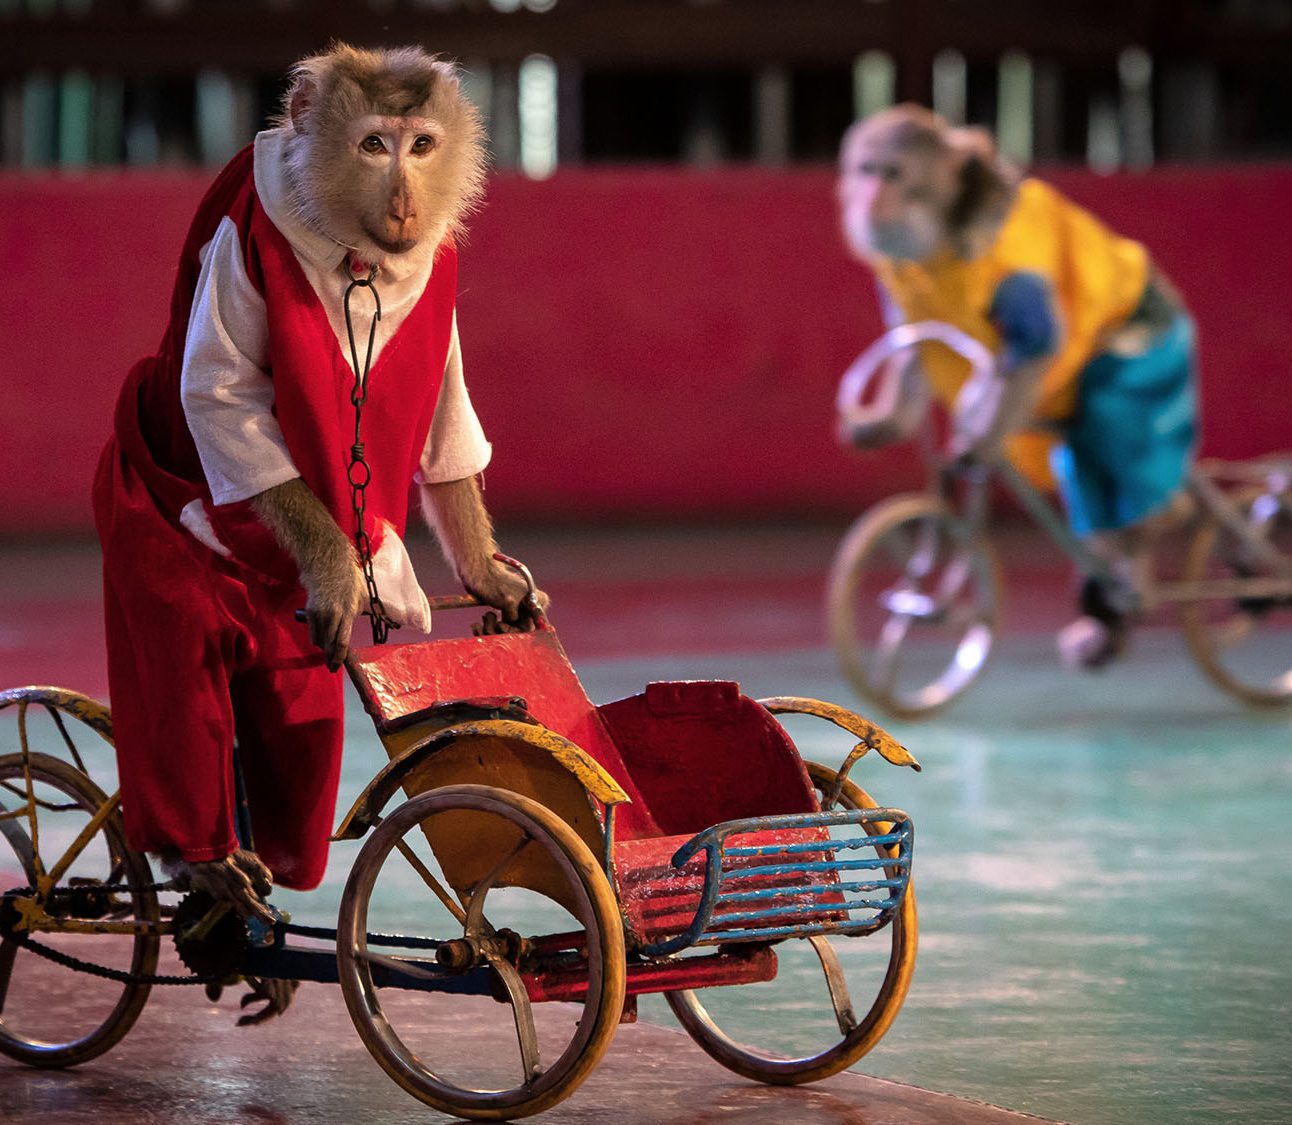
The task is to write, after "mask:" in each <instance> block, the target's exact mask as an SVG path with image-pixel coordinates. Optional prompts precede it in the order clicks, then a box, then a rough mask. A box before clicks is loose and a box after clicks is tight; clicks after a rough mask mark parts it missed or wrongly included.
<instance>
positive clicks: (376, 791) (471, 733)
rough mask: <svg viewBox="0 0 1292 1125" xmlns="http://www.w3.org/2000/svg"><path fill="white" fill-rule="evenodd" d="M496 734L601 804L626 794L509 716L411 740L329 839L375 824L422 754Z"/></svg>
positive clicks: (562, 742) (594, 766) (589, 764)
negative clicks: (546, 760) (535, 754)
mask: <svg viewBox="0 0 1292 1125" xmlns="http://www.w3.org/2000/svg"><path fill="white" fill-rule="evenodd" d="M464 737H483V738H497V739H502V740H505V741H509V742H520V743H524V744H525V745H527V746H532V747H534V748H535V749H538V750H541V751H543V752H544V753H546V754H548V755H550V756H551V758H552V759H553V760H554V761H555V762H556V763H557V764H558V765H560V766H562V767H563V768H564V769H566V770H568V771H569V773H570V774H572V775H573V777H574V778H575V779H576V780H577V781H578V782H579V784H580V785H582V786H583V788H584V790H586V792H587V793H588V795H589V796H590V797H594V798H595V799H596V800H598V801H600V802H601V803H602V804H603V805H619V804H623V803H624V802H626V801H628V800H629V799H630V798H629V796H628V794H627V793H625V792H624V790H623V788H622V787H621V786H620V785H619V783H618V782H617V781H615V779H614V778H613V777H611V776H610V774H609V773H607V772H606V770H605V768H604V767H603V766H602V765H601V764H600V763H599V762H597V761H596V759H595V758H593V757H592V756H591V755H589V754H588V752H587V751H586V750H583V749H581V748H580V747H579V746H577V745H576V744H575V743H573V742H571V741H570V740H569V739H568V738H564V737H562V736H561V735H559V734H556V733H555V732H554V731H550V730H548V729H547V727H544V726H540V725H538V724H537V723H526V722H520V721H518V720H515V719H481V720H478V721H475V722H467V723H458V724H456V725H454V726H451V727H445V728H444V729H443V730H438V731H436V732H435V733H434V734H431V735H428V736H427V737H426V738H424V739H421V740H419V741H417V742H414V743H413V745H412V746H410V747H409V748H408V749H407V750H405V751H404V752H403V753H401V754H400V755H399V756H398V757H396V758H394V759H392V760H391V761H390V762H389V764H387V765H386V766H385V767H384V768H383V769H382V770H381V772H380V773H378V774H377V776H376V777H374V778H373V779H372V780H371V781H370V782H369V783H368V785H367V787H366V788H365V789H364V791H363V792H362V793H360V794H359V797H358V799H357V800H356V801H355V803H354V805H353V806H352V807H351V809H350V811H349V812H348V813H346V815H345V817H344V819H343V820H342V821H341V824H340V825H339V826H338V828H337V830H336V832H335V833H334V834H333V836H332V839H334V840H354V839H358V838H359V837H360V836H362V835H363V834H364V833H365V832H367V830H368V829H369V828H371V827H372V826H373V825H374V824H375V823H376V822H377V818H378V817H379V816H380V815H381V810H382V809H383V808H384V807H385V805H386V802H387V801H389V800H390V798H391V797H392V796H393V795H394V793H395V791H396V790H398V789H399V788H400V787H401V786H402V785H403V783H404V780H405V779H406V778H407V777H408V775H409V774H411V773H412V772H413V771H414V770H415V769H416V768H417V767H418V766H420V765H421V764H422V763H423V762H425V761H426V760H427V759H428V758H431V757H433V756H434V755H435V754H437V753H438V752H440V751H441V750H444V749H446V748H447V747H448V746H450V745H452V744H453V742H455V741H456V740H457V739H459V738H464Z"/></svg>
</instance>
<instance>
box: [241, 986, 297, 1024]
mask: <svg viewBox="0 0 1292 1125" xmlns="http://www.w3.org/2000/svg"><path fill="white" fill-rule="evenodd" d="M247 984H249V985H250V986H251V991H250V992H248V993H247V994H246V995H245V996H243V997H242V998H241V999H240V1000H239V1001H238V1007H240V1008H248V1007H250V1006H251V1005H252V1004H256V1003H259V1002H261V1001H263V1006H262V1007H260V1008H258V1009H256V1010H255V1011H251V1012H245V1013H244V1014H243V1015H241V1016H239V1017H238V1026H239V1027H252V1026H254V1025H255V1024H258V1023H264V1022H265V1020H268V1019H273V1018H274V1017H275V1016H281V1015H282V1014H283V1013H284V1012H285V1011H287V1009H288V1008H290V1007H291V1004H292V999H293V997H295V995H296V990H297V989H298V988H299V987H300V986H301V982H300V981H298V980H276V979H270V978H266V977H247Z"/></svg>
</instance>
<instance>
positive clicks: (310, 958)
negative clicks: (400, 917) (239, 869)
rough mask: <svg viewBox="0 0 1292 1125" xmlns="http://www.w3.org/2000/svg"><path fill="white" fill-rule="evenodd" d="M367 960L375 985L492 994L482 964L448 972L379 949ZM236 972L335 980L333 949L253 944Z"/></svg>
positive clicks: (366, 956)
mask: <svg viewBox="0 0 1292 1125" xmlns="http://www.w3.org/2000/svg"><path fill="white" fill-rule="evenodd" d="M358 956H360V957H362V958H363V959H364V960H366V961H367V962H368V966H369V971H370V972H371V974H372V982H373V984H374V985H375V986H376V987H377V988H402V989H408V990H410V991H415V992H452V993H464V994H467V995H471V996H491V995H492V994H493V982H492V977H493V974H492V972H491V971H490V970H489V969H487V968H485V967H483V966H481V967H480V968H476V969H472V970H470V971H469V972H465V973H456V972H455V973H450V972H447V971H445V970H444V969H442V968H440V966H439V965H437V964H436V963H435V962H434V961H424V960H414V959H411V958H410V959H407V960H405V959H403V958H399V957H387V956H385V955H384V954H380V953H371V952H364V953H360V954H358ZM238 969H239V972H241V973H243V974H244V975H246V976H254V977H269V978H272V979H275V980H308V981H317V982H320V983H322V984H336V983H337V980H338V976H337V960H336V953H335V952H334V951H332V950H330V949H301V948H299V947H295V946H278V947H277V948H272V947H270V948H266V947H253V948H252V949H250V950H248V952H247V955H246V957H245V958H244V959H243V962H242V964H241V965H240V966H239V967H238Z"/></svg>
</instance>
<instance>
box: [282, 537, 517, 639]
mask: <svg viewBox="0 0 1292 1125" xmlns="http://www.w3.org/2000/svg"><path fill="white" fill-rule="evenodd" d="M493 557H494V560H495V561H496V562H500V563H502V564H503V565H505V566H509V567H511V569H512V570H515V571H518V572H519V573H520V576H521V577H522V578H523V579H524V580H525V585H526V586H528V587H529V592H528V593H527V594H526V595H525V598H524V602H527V603H528V607H529V609H530V611H531V612H532V613H533V614H535V615H536V616H537V617H539V618H541V617H542V610H540V609H539V608H538V603H537V598H536V595H537V593H538V587H537V585H536V584H535V583H534V576H533V575H532V574H531V573H530V571H529V567H527V566H526V565H525V564H524V563H523V562H521V561H519V560H518V559H513V558H512V557H511V556H510V555H504V554H503V553H502V552H501V551H499V552H496V553H495V554H494V556H493ZM426 601H427V604H428V605H429V606H430V608H431V612H432V613H435V612H438V611H439V610H445V609H476V608H479V607H480V606H485V605H488V603H487V602H483V601H481V600H480V599H479V598H477V597H476V596H475V594H437V595H435V596H434V597H430V596H428V597H427V599H426ZM522 604H524V603H522ZM294 616H295V618H296V620H297V621H300V622H302V623H304V622H305V621H307V620H308V617H307V615H306V613H305V611H304V610H303V609H298V610H297V611H296V613H295V615H294ZM364 616H365V617H367V616H371V615H370V614H369V612H368V611H367V610H364Z"/></svg>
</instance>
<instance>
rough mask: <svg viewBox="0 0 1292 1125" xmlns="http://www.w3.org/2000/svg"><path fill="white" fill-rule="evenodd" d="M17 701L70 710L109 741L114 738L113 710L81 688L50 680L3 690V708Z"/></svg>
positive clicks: (0, 701)
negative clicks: (67, 686) (55, 683)
mask: <svg viewBox="0 0 1292 1125" xmlns="http://www.w3.org/2000/svg"><path fill="white" fill-rule="evenodd" d="M15 703H36V704H39V705H42V706H45V707H56V708H58V710H60V711H66V712H67V713H68V714H69V715H71V716H72V717H73V718H75V719H78V720H79V721H80V722H83V723H84V724H85V725H86V726H87V727H89V728H90V729H91V730H93V731H94V732H95V733H96V734H98V735H100V736H101V737H102V738H103V739H104V741H105V742H108V743H111V742H112V713H111V712H110V711H109V710H108V708H107V706H106V705H105V704H103V703H100V702H99V701H98V700H97V699H91V698H90V697H89V696H88V695H82V694H81V693H80V692H79V691H72V690H70V689H69V688H61V687H52V686H50V685H48V684H33V685H29V686H27V687H17V688H9V689H8V690H7V691H0V711H3V710H4V709H5V708H6V707H10V706H12V705H13V704H15Z"/></svg>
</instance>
